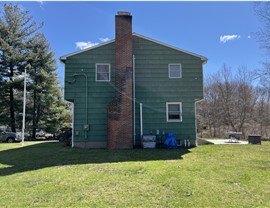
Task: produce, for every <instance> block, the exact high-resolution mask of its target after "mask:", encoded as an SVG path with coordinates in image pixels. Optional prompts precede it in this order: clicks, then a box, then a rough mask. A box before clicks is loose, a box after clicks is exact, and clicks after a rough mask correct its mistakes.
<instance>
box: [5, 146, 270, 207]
mask: <svg viewBox="0 0 270 208" xmlns="http://www.w3.org/2000/svg"><path fill="white" fill-rule="evenodd" d="M0 184H1V185H0V193H1V194H0V207H149V208H150V207H151V208H152V207H270V142H263V143H262V145H205V146H199V147H197V148H193V149H179V150H166V149H152V150H150V149H148V150H142V149H135V150H115V151H108V150H83V149H71V148H68V147H64V146H63V144H59V143H34V142H32V143H26V145H25V146H24V147H21V146H20V144H18V143H17V144H5V143H0Z"/></svg>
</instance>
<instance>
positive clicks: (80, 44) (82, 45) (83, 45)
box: [75, 41, 98, 50]
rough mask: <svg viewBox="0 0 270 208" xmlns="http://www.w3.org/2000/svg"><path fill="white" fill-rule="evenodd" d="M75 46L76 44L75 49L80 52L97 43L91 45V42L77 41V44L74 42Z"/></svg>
mask: <svg viewBox="0 0 270 208" xmlns="http://www.w3.org/2000/svg"><path fill="white" fill-rule="evenodd" d="M75 44H76V48H79V49H81V50H82V49H86V48H89V47H93V46H95V45H98V43H92V42H91V41H88V42H80V41H79V42H76V43H75Z"/></svg>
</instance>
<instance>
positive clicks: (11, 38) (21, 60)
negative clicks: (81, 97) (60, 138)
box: [0, 3, 71, 138]
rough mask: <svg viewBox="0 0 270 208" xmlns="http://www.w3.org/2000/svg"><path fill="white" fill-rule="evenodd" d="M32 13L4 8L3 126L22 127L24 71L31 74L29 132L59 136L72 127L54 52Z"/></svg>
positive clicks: (0, 55)
mask: <svg viewBox="0 0 270 208" xmlns="http://www.w3.org/2000/svg"><path fill="white" fill-rule="evenodd" d="M42 27H43V23H41V24H37V23H36V22H35V21H34V20H33V17H32V16H30V15H29V11H25V10H24V9H21V8H20V7H19V6H18V5H13V4H11V3H10V4H5V5H4V6H3V7H2V8H1V9H0V126H8V127H9V128H10V130H11V131H13V132H16V130H18V129H21V127H22V116H23V115H22V112H23V86H24V71H25V69H26V71H27V93H26V100H27V107H26V129H27V130H28V132H29V133H31V136H32V137H33V138H35V134H36V131H37V129H42V130H44V131H47V132H50V133H56V132H57V131H59V129H61V128H63V127H67V126H69V125H70V122H71V116H70V111H69V107H68V105H67V104H66V103H65V102H64V101H63V98H62V93H61V90H60V87H59V82H58V79H57V73H56V69H57V67H56V60H55V59H54V52H53V51H52V50H51V48H50V45H49V43H48V41H47V39H46V37H45V36H44V34H43V33H41V32H39V31H40V29H41V28H42Z"/></svg>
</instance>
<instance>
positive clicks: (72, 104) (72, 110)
mask: <svg viewBox="0 0 270 208" xmlns="http://www.w3.org/2000/svg"><path fill="white" fill-rule="evenodd" d="M71 112H72V136H71V147H72V148H73V147H74V103H71Z"/></svg>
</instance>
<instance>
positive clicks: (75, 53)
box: [60, 32, 208, 64]
mask: <svg viewBox="0 0 270 208" xmlns="http://www.w3.org/2000/svg"><path fill="white" fill-rule="evenodd" d="M132 35H133V36H136V37H139V38H143V39H146V40H149V41H151V42H154V43H157V44H160V45H163V46H166V47H169V48H172V49H174V50H177V51H180V52H183V53H187V54H189V55H192V56H195V57H198V58H200V59H201V60H202V61H203V63H204V64H205V63H207V61H208V59H207V58H206V57H204V56H201V55H199V54H196V53H192V52H190V51H187V50H184V49H181V48H178V47H175V46H172V45H169V44H166V43H163V42H161V41H158V40H154V39H152V38H149V37H146V36H144V35H141V34H138V33H135V32H133V33H132ZM113 42H115V39H113V40H109V41H107V42H104V43H100V44H98V45H95V46H92V47H89V48H86V49H83V50H79V51H75V52H73V53H69V54H67V55H64V56H61V57H60V61H61V62H62V63H65V61H66V59H67V58H68V57H70V56H73V55H77V54H80V53H83V52H85V51H90V50H92V49H95V48H99V47H101V46H104V45H107V44H110V43H113Z"/></svg>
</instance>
